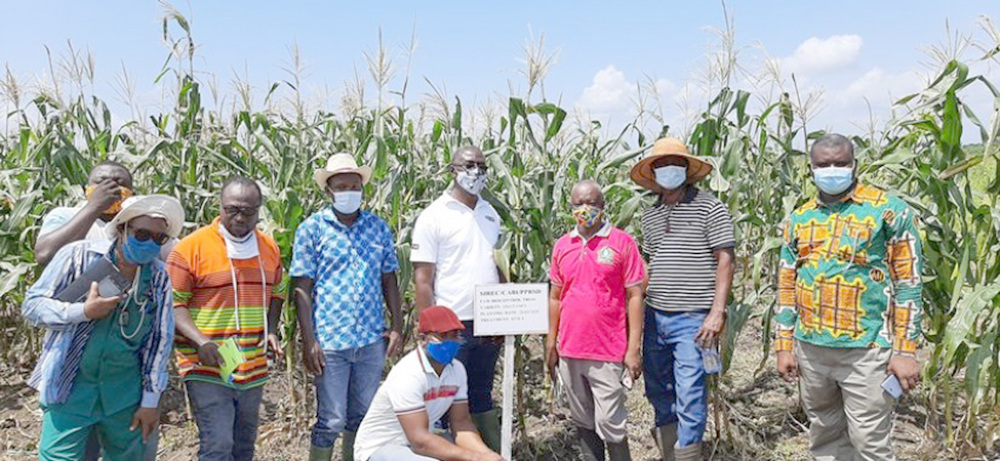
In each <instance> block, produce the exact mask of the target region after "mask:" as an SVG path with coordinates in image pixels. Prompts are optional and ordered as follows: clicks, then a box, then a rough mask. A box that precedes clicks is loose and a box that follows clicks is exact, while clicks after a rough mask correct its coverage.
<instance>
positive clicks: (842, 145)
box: [809, 133, 854, 157]
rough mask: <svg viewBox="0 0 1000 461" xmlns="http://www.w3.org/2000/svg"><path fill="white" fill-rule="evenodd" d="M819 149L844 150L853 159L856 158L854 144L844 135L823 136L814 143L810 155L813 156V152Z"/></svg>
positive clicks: (831, 134)
mask: <svg viewBox="0 0 1000 461" xmlns="http://www.w3.org/2000/svg"><path fill="white" fill-rule="evenodd" d="M817 148H823V149H837V150H841V149H844V150H846V151H847V152H848V153H850V154H851V156H852V157H853V156H854V143H853V142H851V140H850V139H849V138H848V137H847V136H844V135H842V134H837V133H830V134H825V135H823V136H822V137H820V138H819V139H817V140H816V142H814V143H813V145H812V149H810V150H809V153H810V154H812V152H813V151H814V150H816V149H817Z"/></svg>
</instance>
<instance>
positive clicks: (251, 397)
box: [186, 381, 264, 461]
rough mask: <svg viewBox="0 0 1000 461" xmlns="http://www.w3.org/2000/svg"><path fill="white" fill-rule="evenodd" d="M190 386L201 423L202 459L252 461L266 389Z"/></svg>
mask: <svg viewBox="0 0 1000 461" xmlns="http://www.w3.org/2000/svg"><path fill="white" fill-rule="evenodd" d="M186 385H187V391H188V398H189V399H190V400H191V409H192V410H193V411H194V419H195V421H196V422H197V423H198V442H199V447H198V460H199V461H216V460H220V461H230V460H234V461H243V460H245V461H250V460H252V459H253V448H254V442H256V441H257V423H258V421H259V419H258V414H259V410H260V401H261V398H262V397H263V395H264V386H257V387H253V388H250V389H246V390H237V389H233V388H231V387H228V386H223V385H221V384H213V383H206V382H201V381H188V382H187V383H186Z"/></svg>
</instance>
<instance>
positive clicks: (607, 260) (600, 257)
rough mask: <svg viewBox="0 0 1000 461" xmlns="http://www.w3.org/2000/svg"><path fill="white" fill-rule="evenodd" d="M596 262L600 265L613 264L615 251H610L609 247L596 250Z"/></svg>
mask: <svg viewBox="0 0 1000 461" xmlns="http://www.w3.org/2000/svg"><path fill="white" fill-rule="evenodd" d="M597 262H599V263H601V264H614V263H615V250H612V249H611V247H604V248H601V249H600V250H597Z"/></svg>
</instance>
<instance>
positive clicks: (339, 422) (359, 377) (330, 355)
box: [312, 339, 385, 448]
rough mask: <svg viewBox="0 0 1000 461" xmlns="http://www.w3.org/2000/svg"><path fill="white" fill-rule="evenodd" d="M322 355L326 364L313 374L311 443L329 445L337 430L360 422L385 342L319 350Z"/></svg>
mask: <svg viewBox="0 0 1000 461" xmlns="http://www.w3.org/2000/svg"><path fill="white" fill-rule="evenodd" d="M323 355H324V357H325V358H326V366H325V367H323V374H321V375H319V376H317V377H316V400H317V405H316V425H315V426H313V430H312V444H313V446H315V447H319V448H329V447H332V446H333V443H334V442H336V441H337V436H339V435H340V433H341V432H344V431H345V430H346V431H348V432H357V430H358V427H359V426H361V420H362V419H363V418H364V417H365V413H367V412H368V406H369V405H371V403H372V399H374V398H375V392H376V391H377V390H378V384H379V381H380V380H381V379H382V368H383V367H384V366H385V342H384V341H383V340H381V339H379V340H378V341H376V342H374V343H372V344H369V345H367V346H364V347H358V348H354V349H345V350H342V351H323Z"/></svg>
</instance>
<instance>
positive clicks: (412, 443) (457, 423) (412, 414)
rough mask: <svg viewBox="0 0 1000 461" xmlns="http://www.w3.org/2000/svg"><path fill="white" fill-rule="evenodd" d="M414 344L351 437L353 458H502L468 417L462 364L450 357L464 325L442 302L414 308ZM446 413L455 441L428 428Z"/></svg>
mask: <svg viewBox="0 0 1000 461" xmlns="http://www.w3.org/2000/svg"><path fill="white" fill-rule="evenodd" d="M419 322H420V326H419V327H420V334H419V335H418V337H417V342H418V345H417V349H416V350H414V351H413V352H410V353H409V354H407V355H406V356H405V357H403V358H402V359H401V360H400V361H399V363H397V364H396V366H395V367H393V368H392V371H390V372H389V376H388V377H387V378H386V379H385V382H384V383H382V386H381V387H379V389H378V392H377V393H376V394H375V399H374V400H373V401H372V404H371V407H369V408H368V413H367V414H365V418H364V420H363V421H362V422H361V427H360V428H359V429H358V435H357V439H356V440H355V442H354V458H355V459H357V460H358V461H424V460H435V459H441V460H477V461H478V460H482V461H502V460H503V458H502V457H500V455H498V454H496V453H495V452H493V451H492V450H490V449H489V447H487V446H486V444H484V443H483V441H482V439H481V438H480V437H479V434H478V433H477V432H476V428H475V426H474V425H473V424H472V419H471V418H470V417H469V402H468V399H467V397H466V396H467V391H468V386H467V384H466V378H465V367H464V366H462V364H461V362H458V361H456V360H454V357H455V354H456V353H457V352H458V349H459V347H460V346H461V344H462V334H461V332H462V331H464V330H465V326H464V325H463V324H462V322H460V321H459V320H458V316H456V315H455V313H454V312H452V311H451V310H450V309H448V308H447V307H441V306H433V307H428V308H426V309H423V310H422V311H420V320H419ZM445 414H448V415H449V416H450V418H451V431H452V434H453V435H454V436H455V442H454V443H452V442H451V441H449V440H448V439H446V438H444V437H441V436H438V435H436V434H434V433H433V432H431V428H432V427H433V426H434V423H435V422H436V421H437V420H439V419H440V418H441V417H442V416H444V415H445Z"/></svg>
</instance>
